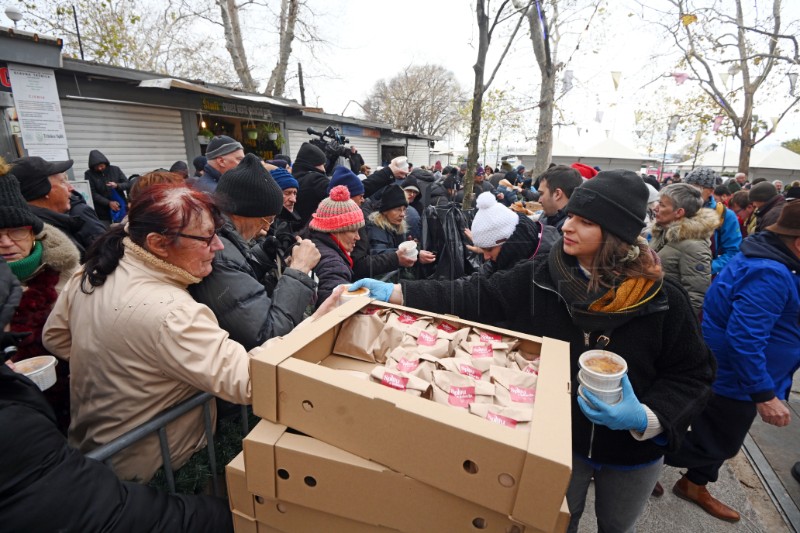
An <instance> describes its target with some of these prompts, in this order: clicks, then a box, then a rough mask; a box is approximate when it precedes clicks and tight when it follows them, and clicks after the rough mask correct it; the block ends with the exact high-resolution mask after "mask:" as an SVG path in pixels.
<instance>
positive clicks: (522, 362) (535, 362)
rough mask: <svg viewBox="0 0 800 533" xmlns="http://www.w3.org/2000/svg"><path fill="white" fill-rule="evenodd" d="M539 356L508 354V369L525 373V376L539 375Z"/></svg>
mask: <svg viewBox="0 0 800 533" xmlns="http://www.w3.org/2000/svg"><path fill="white" fill-rule="evenodd" d="M539 361H540V359H539V356H538V355H530V354H526V353H523V352H521V351H519V352H511V353H510V354H508V365H507V366H508V368H511V369H514V370H519V371H521V372H525V373H526V374H534V375H536V376H538V375H539Z"/></svg>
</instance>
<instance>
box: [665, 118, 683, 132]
mask: <svg viewBox="0 0 800 533" xmlns="http://www.w3.org/2000/svg"><path fill="white" fill-rule="evenodd" d="M680 119H681V117H672V118H670V119H669V128H668V131H669V134H670V135H672V132H674V131H675V128H677V127H678V121H679V120H680Z"/></svg>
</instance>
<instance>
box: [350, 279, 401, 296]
mask: <svg viewBox="0 0 800 533" xmlns="http://www.w3.org/2000/svg"><path fill="white" fill-rule="evenodd" d="M361 287H366V288H368V289H369V295H370V297H372V298H375V299H376V300H380V301H382V302H388V301H389V298H391V296H392V291H393V290H394V284H392V283H385V282H383V281H378V280H377V279H371V278H364V279H360V280H358V281H356V282H355V283H353V284H352V285H350V288H349V289H348V290H349V291H350V292H352V291H354V290H356V289H360V288H361Z"/></svg>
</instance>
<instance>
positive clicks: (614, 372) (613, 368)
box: [578, 350, 628, 390]
mask: <svg viewBox="0 0 800 533" xmlns="http://www.w3.org/2000/svg"><path fill="white" fill-rule="evenodd" d="M578 364H579V365H580V368H581V370H580V372H579V373H578V381H580V382H581V384H583V385H588V386H589V387H591V388H593V389H599V390H612V389H617V388H619V386H620V380H621V379H622V376H624V375H625V373H626V372H628V363H626V362H625V359H623V358H622V357H620V356H619V355H617V354H615V353H613V352H609V351H608V350H589V351H588V352H584V353H583V354H581V356H580V358H578Z"/></svg>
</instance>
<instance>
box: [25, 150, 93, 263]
mask: <svg viewBox="0 0 800 533" xmlns="http://www.w3.org/2000/svg"><path fill="white" fill-rule="evenodd" d="M72 163H73V162H72V160H71V159H69V160H67V161H53V162H50V161H45V160H44V159H42V158H41V157H22V158H20V159H16V160H14V161H12V162H11V165H12V169H11V172H12V173H13V174H14V176H16V177H17V180H19V183H20V191H21V192H22V196H23V197H24V198H25V201H26V202H28V205H29V206H30V207H31V211H33V214H34V215H36V216H37V217H39V218H40V219H42V220H43V221H44V222H46V223H47V224H50V225H51V226H54V227H56V228H58V229H59V230H61V231H62V232H63V233H64V234H66V235H67V237H69V238H70V239H71V240H72V242H73V243H74V244H75V246H76V247H77V248H78V251H79V252H80V253H81V258H83V253H84V252H85V251H86V248H88V247H89V245H91V244H92V243H93V242H94V240H95V239H96V238H97V237H99V236H100V235H102V234H103V233H104V232H105V231H106V227H105V226H104V225H103V223H102V222H101V221H100V220H99V219H98V218H97V214H96V213H95V212H94V210H93V209H91V208H89V207H88V206H87V205H86V203H85V202H83V199H82V197H80V194H78V193H76V192H74V189H73V188H72V185H70V183H69V180H68V179H67V170H69V169H70V168H72ZM74 195H77V196H78V197H79V198H80V199H79V198H73V196H74ZM71 210H74V212H71Z"/></svg>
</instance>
